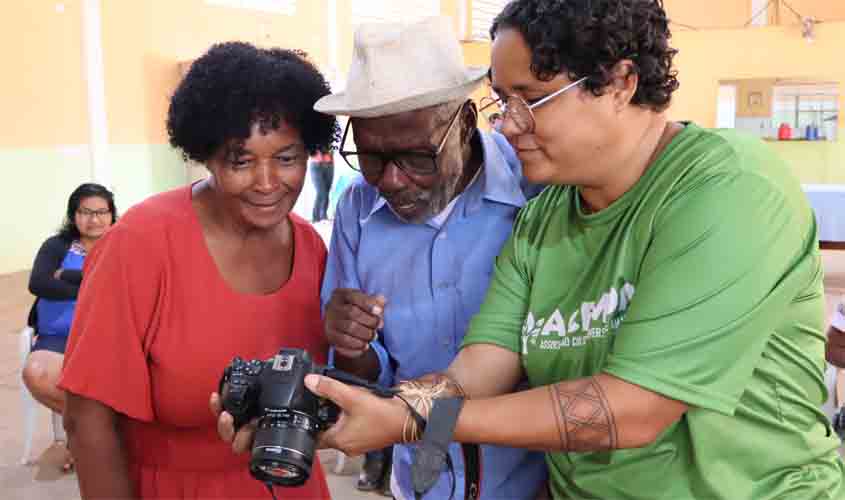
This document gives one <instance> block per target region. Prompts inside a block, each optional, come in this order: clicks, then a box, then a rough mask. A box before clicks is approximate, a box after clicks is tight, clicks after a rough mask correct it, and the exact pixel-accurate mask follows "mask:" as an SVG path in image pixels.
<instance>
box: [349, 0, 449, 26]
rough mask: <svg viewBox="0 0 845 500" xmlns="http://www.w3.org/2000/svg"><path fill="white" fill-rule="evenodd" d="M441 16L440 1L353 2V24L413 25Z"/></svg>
mask: <svg viewBox="0 0 845 500" xmlns="http://www.w3.org/2000/svg"><path fill="white" fill-rule="evenodd" d="M439 15H440V0H403V1H401V2H398V1H396V0H352V24H353V25H358V24H362V23H384V22H394V23H396V22H399V23H413V22H416V21H420V20H422V19H425V18H427V17H432V16H439Z"/></svg>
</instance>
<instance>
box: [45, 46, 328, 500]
mask: <svg viewBox="0 0 845 500" xmlns="http://www.w3.org/2000/svg"><path fill="white" fill-rule="evenodd" d="M329 92H330V89H329V85H328V84H327V83H326V80H325V79H324V77H323V75H321V74H320V72H319V71H318V70H317V68H316V67H315V66H314V65H313V64H312V63H311V62H309V61H308V60H307V59H306V56H305V54H304V53H302V52H299V51H294V50H285V49H279V48H272V49H261V48H256V47H254V46H252V45H250V44H247V43H241V42H230V43H221V44H216V45H214V46H212V47H211V48H210V49H209V50H208V52H206V53H205V54H204V55H202V56H201V57H200V58H199V59H197V60H196V61H195V62H194V63H193V64H192V65H191V67H190V69H189V71H188V73H187V75H186V76H185V78H184V80H183V81H182V82H181V83H180V84H179V86H178V88H177V89H176V91H175V93H174V94H173V97H172V98H171V100H170V107H169V112H168V119H167V130H168V134H169V139H170V144H171V145H172V146H174V147H175V148H178V149H179V150H181V152H182V153H183V155H184V156H185V157H186V158H188V159H190V160H192V161H195V162H197V163H200V164H203V165H205V167H206V168H207V169H208V171H209V173H210V177H209V178H208V179H204V180H201V181H199V182H197V183H195V184H193V185H190V186H185V187H182V188H178V189H175V190H173V191H169V192H166V193H161V194H158V195H155V196H152V197H150V198H149V199H147V200H145V201H143V202H142V203H140V204H138V205H136V206H134V207H133V208H132V209H130V210H129V211H127V213H126V215H125V216H124V217H123V218H122V219H121V220H120V222H119V223H118V224H116V225H115V226H114V227H113V228H112V229H111V230H110V231H109V233H108V234H107V235H106V236H105V237H104V238H103V240H102V241H101V242H100V243H99V244H98V245H97V247H96V248H95V249H94V251H93V252H92V253H91V255H90V256H89V257H88V261H87V262H86V263H85V270H84V272H85V281H84V283H83V286H82V289H81V291H80V296H79V304H78V307H77V317H76V320H75V321H74V324H73V328H72V329H71V334H70V340H69V342H68V349H67V354H66V357H65V364H64V371H63V374H62V378H61V380H60V382H59V387H61V388H62V389H64V390H65V391H66V392H67V404H66V406H67V411H66V416H65V427H66V429H67V432H68V436H69V443H70V448H71V451H72V452H73V454H74V457H75V458H76V462H77V470H78V476H79V487H80V491H81V493H82V498H86V499H87V498H139V497H140V498H183V499H184V498H193V499H200V498H202V499H209V498H227V499H230V498H269V497H270V493H269V492H268V491H267V490H266V489H265V485H264V484H263V483H261V482H259V481H257V480H255V479H253V478H252V476H251V475H250V472H249V459H250V457H249V456H248V455H235V454H233V453H232V450H231V447H230V446H229V445H227V444H226V443H224V442H222V441H221V440H220V439H219V438H218V437H217V431H216V420H215V418H214V417H213V416H212V415H211V414H210V413H209V411H208V405H209V395H210V394H211V393H212V392H213V391H215V390H217V387H218V382H219V380H220V377H221V374H222V373H223V370H224V368H226V367H227V366H228V365H229V364H230V363H231V361H232V359H233V358H234V357H235V356H240V357H242V358H244V359H266V358H267V357H270V356H272V355H273V354H275V353H277V352H278V350H279V349H280V348H282V347H289V348H300V349H305V350H307V351H308V352H309V353H310V354H311V355H312V357H313V359H314V360H315V361H316V362H318V363H325V362H326V356H327V352H328V345H327V343H326V341H325V338H324V337H323V335H322V320H321V318H320V282H321V280H322V277H323V272H324V267H325V258H326V247H325V245H324V243H323V241H322V239H321V238H320V236H319V235H318V234H317V232H316V231H315V230H314V229H313V227H312V226H311V224H310V223H308V222H307V221H305V220H303V219H302V218H300V217H298V216H296V215H295V214H294V213H293V212H292V209H293V206H294V204H295V202H296V200H297V197H298V196H299V194H300V192H301V190H302V187H303V184H304V182H305V176H306V165H307V160H308V154H309V153H311V152H314V151H317V150H330V149H332V147H333V146H334V144H335V143H336V141H337V137H338V135H339V130H338V125H337V121H336V120H335V118H334V117H331V116H327V115H323V114H320V113H317V112H316V111H314V110H313V106H314V103H315V102H316V101H317V99H319V98H320V97H322V96H324V95H326V94H328V93H329ZM275 494H276V495H277V496H278V497H279V498H307V499H309V500H310V499H328V498H330V495H329V490H328V486H327V485H326V481H325V477H324V475H323V471H322V469H321V466H320V463H319V461H317V462H315V463H314V465H313V469H312V473H311V476H310V480H309V481H308V482H306V483H305V484H304V485H303V486H301V487H298V488H286V489H284V490H281V489H276V490H275Z"/></svg>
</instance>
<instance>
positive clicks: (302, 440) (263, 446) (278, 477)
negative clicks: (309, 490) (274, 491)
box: [250, 410, 319, 486]
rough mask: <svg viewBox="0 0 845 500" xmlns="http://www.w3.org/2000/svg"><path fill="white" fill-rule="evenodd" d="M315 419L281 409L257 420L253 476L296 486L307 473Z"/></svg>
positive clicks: (312, 452) (310, 457) (313, 447)
mask: <svg viewBox="0 0 845 500" xmlns="http://www.w3.org/2000/svg"><path fill="white" fill-rule="evenodd" d="M318 430H319V427H318V423H317V420H315V419H314V418H312V417H311V416H309V415H306V414H304V413H300V412H296V411H291V410H281V411H278V412H274V413H272V414H269V415H265V416H264V418H262V419H261V420H260V421H259V422H258V430H257V432H256V434H255V442H254V444H253V447H252V460H251V461H250V471H251V472H252V475H253V477H255V478H256V479H258V480H259V481H263V482H271V483H273V484H277V485H279V486H299V485H301V484H303V483H304V482H305V481H307V480H308V478H309V477H310V476H311V465H312V464H313V462H314V449H315V447H316V444H317V443H316V440H315V436H316V434H317V431H318Z"/></svg>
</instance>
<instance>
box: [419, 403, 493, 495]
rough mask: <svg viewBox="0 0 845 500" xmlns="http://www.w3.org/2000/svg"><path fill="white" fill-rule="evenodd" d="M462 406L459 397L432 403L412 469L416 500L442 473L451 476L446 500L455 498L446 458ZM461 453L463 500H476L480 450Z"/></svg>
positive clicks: (449, 460)
mask: <svg viewBox="0 0 845 500" xmlns="http://www.w3.org/2000/svg"><path fill="white" fill-rule="evenodd" d="M463 405H464V398H462V397H456V398H444V399H435V400H434V404H433V406H432V408H431V413H430V414H429V417H428V421H427V422H426V424H425V431H424V432H423V436H422V440H421V441H420V442H419V443H418V446H417V449H416V455H415V459H414V463H413V465H412V466H411V481H412V484H413V487H414V496H415V497H416V498H417V500H420V499H421V498H422V497H423V495H425V494H426V493H427V492H428V491H429V490H431V488H432V487H433V486H434V485H435V484H436V483H437V480H438V479H439V478H440V473H441V472H443V470H444V469H448V470H449V472H450V473H451V475H452V493H451V494H450V495H449V498H450V499H451V498H452V497H453V496H454V495H455V483H456V479H455V469H454V464H453V463H452V458H451V456H449V443H451V442H452V436H453V434H454V431H455V425H456V424H457V422H458V415H459V414H460V412H461V408H462V407H463ZM461 449H462V451H463V456H464V479H465V485H464V499H465V500H477V499H478V498H479V496H480V494H481V450H480V448H479V447H478V445H475V444H462V445H461Z"/></svg>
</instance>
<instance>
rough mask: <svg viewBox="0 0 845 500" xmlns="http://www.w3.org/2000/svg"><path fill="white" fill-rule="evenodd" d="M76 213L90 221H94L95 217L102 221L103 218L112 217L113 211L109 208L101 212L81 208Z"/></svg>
mask: <svg viewBox="0 0 845 500" xmlns="http://www.w3.org/2000/svg"><path fill="white" fill-rule="evenodd" d="M76 213H78V214H79V215H81V216H83V217H87V218H89V219H93V218H94V217H97V218H98V219H101V218H103V217H108V216H109V215H111V210H109V209H108V208H103V209H101V210H91V209H89V208H79V209H78V210H77V211H76Z"/></svg>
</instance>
